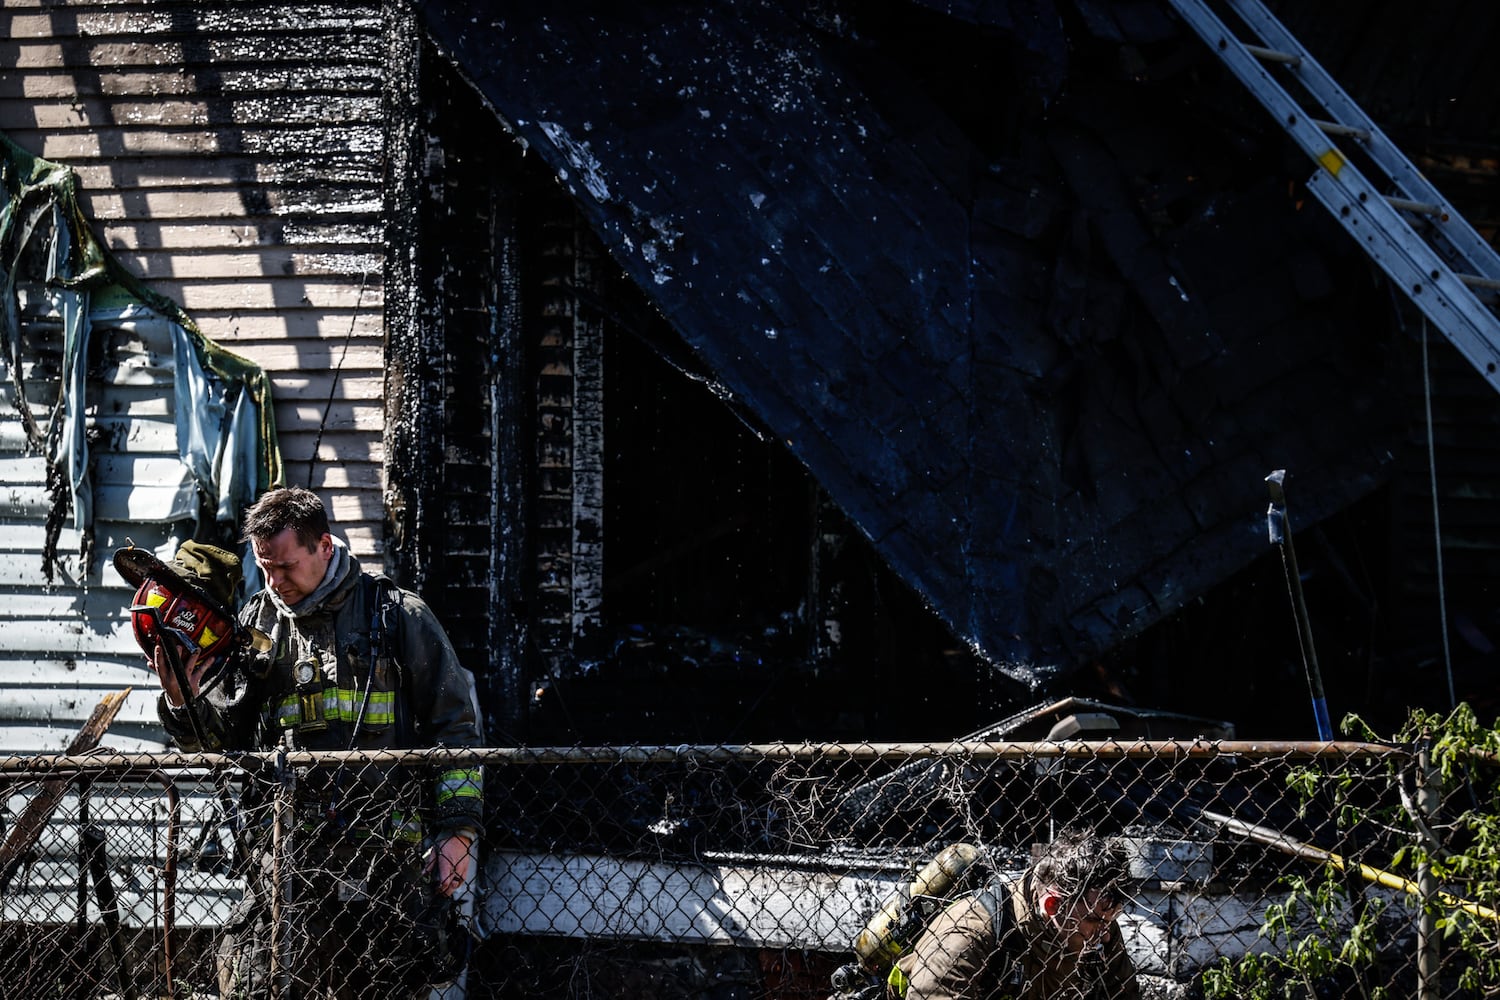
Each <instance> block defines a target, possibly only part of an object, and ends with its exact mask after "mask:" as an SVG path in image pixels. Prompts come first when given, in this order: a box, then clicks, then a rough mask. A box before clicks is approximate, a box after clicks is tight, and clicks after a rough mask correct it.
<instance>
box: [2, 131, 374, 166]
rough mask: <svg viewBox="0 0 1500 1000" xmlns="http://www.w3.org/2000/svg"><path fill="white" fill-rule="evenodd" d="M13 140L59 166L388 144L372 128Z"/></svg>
mask: <svg viewBox="0 0 1500 1000" xmlns="http://www.w3.org/2000/svg"><path fill="white" fill-rule="evenodd" d="M10 138H11V139H12V140H13V141H15V142H16V143H17V144H18V145H20V146H21V147H22V148H23V149H26V150H30V151H33V152H36V153H37V155H39V156H41V157H43V158H44V159H48V160H52V161H54V162H58V163H68V162H70V161H72V160H74V159H79V158H88V159H92V160H104V159H109V158H113V157H125V156H151V155H166V154H176V155H199V156H213V155H215V154H217V153H232V154H244V155H251V156H271V157H275V156H285V157H293V156H318V155H320V154H321V153H322V152H324V151H326V150H327V149H328V148H329V146H330V144H333V145H335V147H336V148H338V149H340V150H342V151H343V152H345V153H371V154H378V153H379V151H380V149H381V147H382V143H383V134H382V133H381V131H380V130H379V129H378V128H376V127H374V126H370V125H349V126H342V127H338V128H334V127H328V128H323V129H276V128H265V129H260V128H238V129H233V130H223V129H186V130H183V131H180V132H168V131H163V130H160V129H153V128H149V127H142V128H130V129H120V128H112V129H89V130H84V131H80V130H57V131H53V130H47V129H38V128H36V127H34V126H16V127H13V128H12V130H11V135H10Z"/></svg>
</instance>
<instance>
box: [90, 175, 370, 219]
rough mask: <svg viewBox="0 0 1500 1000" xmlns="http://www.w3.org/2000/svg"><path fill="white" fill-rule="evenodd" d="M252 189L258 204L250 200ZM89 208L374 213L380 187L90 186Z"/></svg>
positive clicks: (233, 215)
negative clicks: (169, 187)
mask: <svg viewBox="0 0 1500 1000" xmlns="http://www.w3.org/2000/svg"><path fill="white" fill-rule="evenodd" d="M251 192H253V196H254V198H255V200H257V201H259V202H261V204H260V205H258V206H255V207H252V206H251V205H247V204H246V202H247V200H248V199H247V194H249V193H251ZM80 201H81V202H82V203H83V206H84V210H85V212H86V214H87V215H88V216H89V217H90V218H92V219H94V220H96V221H97V222H101V223H109V222H115V221H118V220H129V219H153V220H169V219H243V218H247V217H262V216H272V217H274V216H278V215H302V214H306V213H309V212H328V213H331V214H345V215H357V214H373V213H374V212H377V211H379V209H380V205H381V201H380V192H379V190H378V189H375V188H369V187H362V186H355V185H349V186H347V187H338V188H320V189H318V190H317V191H313V192H307V191H303V190H300V189H297V188H279V189H278V188H275V187H272V186H270V185H269V184H264V183H261V184H255V185H253V186H252V185H246V184H241V185H238V186H237V187H222V188H191V189H187V190H180V189H174V190H160V189H146V190H140V189H137V190H123V191H122V190H116V189H108V190H98V189H94V190H90V191H87V192H85V193H84V194H83V196H82V197H81V198H80Z"/></svg>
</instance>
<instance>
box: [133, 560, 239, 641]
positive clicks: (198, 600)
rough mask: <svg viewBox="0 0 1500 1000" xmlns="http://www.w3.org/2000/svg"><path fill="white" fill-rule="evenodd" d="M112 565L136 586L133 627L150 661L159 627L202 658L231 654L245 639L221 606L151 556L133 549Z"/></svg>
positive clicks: (137, 639) (235, 623) (199, 588)
mask: <svg viewBox="0 0 1500 1000" xmlns="http://www.w3.org/2000/svg"><path fill="white" fill-rule="evenodd" d="M114 562H115V568H116V569H117V570H119V571H120V575H121V576H122V577H124V578H125V580H126V582H128V583H134V584H138V586H137V587H136V591H135V598H134V600H133V601H132V602H131V607H130V624H131V629H132V631H134V633H135V641H136V642H137V643H138V644H139V645H140V647H141V649H142V650H143V651H144V652H145V653H146V655H147V656H150V655H151V654H152V652H153V651H154V650H155V649H156V642H157V638H158V626H159V627H160V628H161V629H166V630H168V631H170V632H172V633H174V634H176V635H177V637H178V638H179V639H181V640H182V641H183V642H184V643H185V644H187V646H188V647H189V648H190V649H195V650H197V651H199V652H201V653H202V654H203V655H204V656H217V655H218V654H220V653H223V652H227V651H228V650H229V649H230V647H231V646H232V645H233V644H234V643H235V642H236V641H237V640H243V639H244V638H245V636H244V635H243V630H242V629H241V628H240V626H239V625H238V623H237V622H236V621H235V619H234V616H233V615H232V614H230V612H229V610H228V609H227V608H226V607H224V605H223V603H221V602H220V601H218V600H217V599H215V598H214V597H213V596H212V595H210V594H209V593H208V592H207V591H206V590H204V589H203V588H202V587H200V586H198V585H197V584H195V583H192V582H190V581H188V580H187V579H185V578H184V577H183V576H182V575H181V574H180V573H179V572H178V571H177V570H176V569H175V568H173V567H172V566H170V565H168V564H167V563H164V562H162V561H161V560H160V559H158V558H156V556H155V555H153V554H152V553H150V552H148V551H146V550H145V549H138V548H135V547H134V546H132V547H130V548H124V549H119V550H118V551H116V552H115V557H114Z"/></svg>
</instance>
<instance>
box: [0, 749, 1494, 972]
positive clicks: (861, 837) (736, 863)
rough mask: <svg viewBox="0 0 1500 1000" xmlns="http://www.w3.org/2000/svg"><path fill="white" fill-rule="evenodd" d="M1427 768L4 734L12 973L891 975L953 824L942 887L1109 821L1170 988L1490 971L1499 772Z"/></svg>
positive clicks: (1112, 755) (1364, 752)
mask: <svg viewBox="0 0 1500 1000" xmlns="http://www.w3.org/2000/svg"><path fill="white" fill-rule="evenodd" d="M1424 761H1425V758H1424V757H1423V756H1422V755H1421V754H1419V753H1418V752H1416V750H1415V749H1414V748H1410V747H1390V746H1383V745H1375V744H1333V745H1324V744H1295V743H1283V744H1274V743H1244V742H1237V743H1230V742H1206V741H1199V742H1194V743H1163V742H1150V743H1148V742H1141V743H1133V744H1112V743H1085V742H1046V743H1025V744H988V743H985V744H976V743H966V744H950V745H915V744H914V745H891V744H882V745H800V746H799V745H767V746H753V747H699V746H693V747H608V748H552V749H487V750H468V751H462V752H459V751H444V750H432V751H400V752H382V753H374V754H358V753H354V752H349V753H295V752H283V753H279V754H270V753H265V754H250V753H246V754H237V755H181V754H170V755H133V756H121V755H117V754H111V753H95V754H91V755H87V756H80V757H48V756H36V757H25V758H10V759H5V760H0V782H3V783H4V789H5V795H4V798H3V806H4V809H3V814H0V818H3V822H4V828H3V841H0V860H3V868H0V906H3V922H0V982H3V983H4V984H5V991H4V992H5V995H7V996H14V997H56V998H68V997H80V998H83V997H88V998H93V997H121V998H124V997H131V998H135V997H151V998H158V997H209V996H217V995H219V994H220V991H221V990H224V991H226V993H232V992H233V991H234V990H238V991H239V992H238V994H236V995H244V996H265V997H273V996H274V997H292V996H324V995H331V996H356V997H367V996H368V997H376V996H379V997H388V996H401V995H426V993H427V985H428V984H431V983H433V982H436V981H440V980H441V981H456V982H458V983H460V984H461V986H462V990H461V991H458V992H451V991H450V995H453V996H457V995H467V996H469V997H501V996H529V997H616V996H624V995H631V996H638V997H715V998H720V997H723V998H729V997H736V998H746V1000H755V998H769V997H812V998H817V1000H822V998H824V997H828V996H830V995H842V996H855V995H860V994H861V991H864V992H865V994H866V995H871V994H879V993H881V992H883V987H880V986H878V985H877V984H878V983H879V981H880V979H881V977H882V976H883V974H884V972H885V963H884V962H882V961H877V960H874V959H871V960H870V961H869V962H867V963H865V964H864V965H861V963H860V960H859V956H858V955H857V954H856V952H855V945H856V941H857V940H858V939H859V938H860V935H861V933H862V932H865V933H866V934H867V935H868V934H870V933H872V932H873V933H876V934H879V933H886V934H888V935H889V936H894V937H896V938H898V939H900V938H903V937H904V938H905V939H908V940H909V939H910V938H911V937H912V936H914V935H915V934H917V933H918V932H920V930H921V927H922V924H923V920H925V919H927V918H926V917H925V916H914V915H913V914H914V913H917V912H918V910H919V909H920V908H919V907H918V906H916V904H913V903H912V901H911V900H910V899H909V898H908V897H909V896H910V888H911V884H912V882H913V879H914V878H915V877H916V876H917V873H918V872H920V871H921V870H922V869H923V868H924V866H928V864H929V862H931V861H932V860H933V859H934V858H935V857H936V856H938V855H939V854H940V852H943V851H944V849H945V848H949V847H951V845H955V844H967V845H971V846H972V847H973V851H972V852H968V853H966V854H965V855H964V856H965V858H966V859H967V860H972V861H973V864H972V865H971V866H969V867H967V868H966V869H965V870H964V871H963V872H962V873H961V875H962V877H961V878H959V879H958V880H957V882H956V884H954V885H953V886H952V887H949V888H946V889H944V890H943V892H942V893H940V895H943V896H944V897H945V898H951V897H952V896H955V895H958V894H961V893H963V892H965V891H969V890H972V889H974V888H978V887H979V886H980V885H981V883H984V882H986V881H987V880H989V879H991V878H993V877H995V876H1002V877H1003V876H1014V875H1017V874H1019V873H1020V872H1022V871H1023V870H1024V869H1025V867H1026V865H1027V864H1028V862H1029V860H1030V859H1031V857H1032V853H1033V851H1034V849H1035V847H1036V845H1041V844H1045V843H1047V842H1048V841H1050V840H1051V839H1052V838H1053V837H1055V836H1056V835H1057V833H1058V832H1059V831H1061V830H1064V829H1067V828H1087V829H1091V830H1093V831H1095V832H1097V833H1100V834H1104V835H1108V836H1110V837H1112V838H1116V839H1117V842H1118V843H1119V844H1120V845H1122V846H1123V847H1124V848H1125V850H1126V853H1127V857H1128V859H1129V869H1130V875H1131V876H1132V879H1131V881H1130V883H1129V899H1128V902H1127V904H1126V905H1125V908H1124V911H1123V913H1122V914H1121V915H1120V917H1119V918H1118V921H1117V926H1118V928H1119V932H1120V935H1121V939H1122V940H1123V943H1124V945H1125V947H1126V949H1127V951H1128V953H1129V955H1130V957H1131V959H1132V961H1133V963H1134V966H1135V969H1136V971H1137V973H1138V974H1139V982H1140V984H1141V986H1142V990H1143V993H1144V994H1145V995H1146V996H1148V997H1157V996H1162V997H1177V996H1198V995H1202V994H1204V993H1205V992H1207V993H1208V995H1211V996H1212V995H1231V996H1271V995H1278V996H1279V995H1305V996H1314V995H1315V996H1359V997H1366V998H1373V997H1377V996H1380V995H1382V993H1384V995H1387V996H1391V997H1419V996H1420V997H1423V998H1424V1000H1426V998H1444V1000H1446V998H1450V997H1459V996H1468V995H1476V996H1477V995H1480V994H1489V993H1493V992H1495V990H1496V988H1497V986H1500V982H1497V980H1496V978H1495V973H1494V970H1493V968H1491V967H1490V965H1489V964H1487V963H1489V962H1491V961H1493V955H1494V952H1495V945H1494V942H1495V938H1496V935H1495V930H1496V915H1495V912H1494V908H1495V907H1496V906H1497V900H1495V899H1494V898H1493V895H1494V892H1495V886H1496V883H1497V881H1500V879H1497V873H1496V872H1495V871H1494V870H1493V866H1492V865H1478V866H1470V867H1469V868H1468V869H1465V868H1463V867H1462V866H1457V867H1455V866H1453V865H1448V866H1446V867H1444V866H1443V864H1442V859H1443V858H1444V857H1445V856H1451V853H1450V852H1454V851H1460V850H1463V849H1465V848H1466V847H1469V846H1472V842H1473V840H1474V838H1475V837H1476V836H1477V834H1476V833H1475V830H1477V829H1479V827H1478V826H1476V824H1475V823H1474V822H1473V820H1474V819H1475V818H1476V817H1481V816H1484V815H1486V814H1487V811H1488V810H1490V809H1491V806H1492V804H1493V793H1494V788H1493V785H1494V774H1493V771H1494V768H1493V767H1492V765H1490V764H1488V763H1479V764H1476V765H1475V766H1474V767H1472V768H1468V767H1459V768H1456V769H1449V770H1450V773H1447V774H1438V773H1436V772H1435V771H1434V769H1432V768H1431V767H1427V768H1426V769H1425V770H1424V768H1423V763H1424ZM455 762H463V763H469V762H478V763H481V764H483V765H484V767H485V771H486V786H487V789H488V796H489V799H490V803H489V812H488V816H487V821H486V823H487V829H486V830H485V832H484V835H483V837H482V838H481V850H482V853H481V857H480V858H479V864H478V865H476V866H475V871H476V872H478V875H477V877H473V878H471V881H470V884H469V885H467V886H465V887H464V888H463V889H461V890H460V891H459V893H458V894H457V895H458V900H459V901H458V902H457V903H456V904H455V903H451V902H449V901H448V900H447V899H446V897H442V896H440V895H438V894H435V893H434V892H432V891H430V889H429V888H428V880H427V879H426V878H424V877H423V876H422V868H423V864H424V859H425V858H427V857H429V856H430V849H431V844H430V843H429V842H427V841H426V840H424V839H422V838H423V834H422V833H421V832H419V831H418V828H417V826H416V825H415V823H414V821H419V820H420V811H421V801H420V798H418V797H417V792H416V789H418V788H419V787H423V786H424V785H426V784H430V783H427V782H421V781H418V780H417V777H418V776H420V775H424V774H430V773H431V772H432V770H433V769H439V768H442V767H444V766H451V765H452V764H453V763H455ZM429 832H430V831H429ZM965 850H967V849H965ZM1424 852H1425V853H1424ZM1429 856H1430V857H1432V858H1434V859H1436V860H1435V863H1436V864H1437V866H1438V870H1439V875H1440V876H1441V877H1438V876H1435V875H1434V873H1433V869H1431V867H1430V866H1428V865H1426V864H1424V863H1423V859H1424V858H1425V857H1429ZM1450 869H1451V870H1450ZM919 895H920V894H919ZM919 902H920V900H919ZM934 905H936V904H934ZM931 908H932V907H928V908H927V910H930V909H931ZM922 912H924V913H925V912H927V911H925V910H924V911H922ZM1246 956H1250V957H1249V958H1247V957H1246ZM1257 956H1258V957H1257ZM835 981H836V982H837V986H838V988H837V989H836V988H835V986H834V985H832V984H833V983H834V982H835ZM1284 988H1285V990H1286V991H1289V992H1286V993H1284Z"/></svg>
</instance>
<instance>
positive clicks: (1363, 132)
mask: <svg viewBox="0 0 1500 1000" xmlns="http://www.w3.org/2000/svg"><path fill="white" fill-rule="evenodd" d="M1309 120H1310V121H1311V122H1312V123H1313V124H1314V125H1316V126H1317V127H1318V128H1320V129H1321V130H1322V131H1323V134H1324V135H1347V136H1351V137H1353V138H1355V139H1368V138H1370V130H1369V129H1365V128H1356V127H1354V126H1353V125H1340V124H1339V123H1338V122H1324V121H1319V120H1318V119H1316V118H1312V119H1309Z"/></svg>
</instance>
